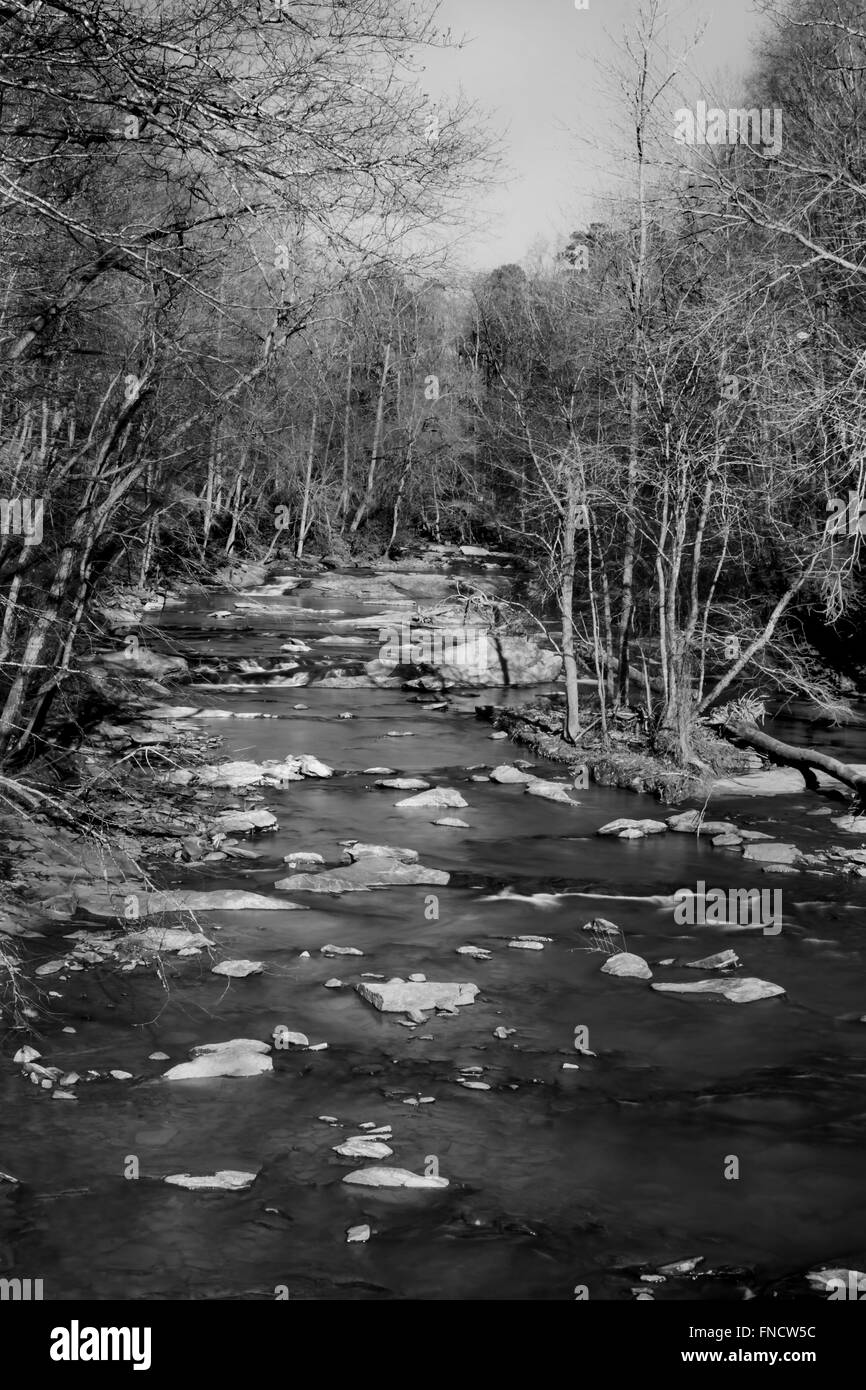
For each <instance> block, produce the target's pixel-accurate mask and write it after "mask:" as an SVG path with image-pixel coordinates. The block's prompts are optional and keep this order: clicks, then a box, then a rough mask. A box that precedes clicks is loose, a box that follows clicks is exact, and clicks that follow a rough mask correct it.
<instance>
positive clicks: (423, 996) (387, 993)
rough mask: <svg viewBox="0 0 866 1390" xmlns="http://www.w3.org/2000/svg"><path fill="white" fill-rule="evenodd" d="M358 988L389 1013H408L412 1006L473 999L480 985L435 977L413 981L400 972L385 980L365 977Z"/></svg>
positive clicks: (448, 1004)
mask: <svg viewBox="0 0 866 1390" xmlns="http://www.w3.org/2000/svg"><path fill="white" fill-rule="evenodd" d="M355 989H356V990H357V992H358V994H360V996H361V998H362V999H365V1000H366V1001H367V1003H368V1004H372V1005H373V1007H374V1008H375V1009H378V1010H379V1011H380V1012H381V1013H388V1014H391V1013H400V1014H405V1013H408V1012H409V1011H410V1010H412V1009H419V1010H423V1009H428V1010H429V1009H436V1008H448V1009H454V1008H457V1007H458V1006H459V1005H461V1004H472V1003H474V1001H475V996H476V994H477V993H478V986H477V985H472V984H453V983H450V982H449V983H436V982H435V981H433V980H426V981H425V982H424V983H423V984H413V983H412V982H411V981H409V980H402V979H400V978H399V976H397V977H396V978H394V979H392V980H387V981H385V982H384V983H382V984H373V983H372V982H370V981H367V980H362V981H361V982H360V983H359V984H357V985H356V986H355Z"/></svg>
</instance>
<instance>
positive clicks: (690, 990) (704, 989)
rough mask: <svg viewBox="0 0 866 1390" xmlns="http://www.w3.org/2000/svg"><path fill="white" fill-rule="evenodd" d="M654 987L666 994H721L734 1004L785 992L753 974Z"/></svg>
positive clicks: (655, 985) (747, 1002)
mask: <svg viewBox="0 0 866 1390" xmlns="http://www.w3.org/2000/svg"><path fill="white" fill-rule="evenodd" d="M652 988H653V989H657V990H659V991H660V992H661V993H664V994H711V995H712V994H716V995H718V994H721V995H722V996H723V997H724V998H725V999H730V1001H731V1003H732V1004H751V1003H752V1002H753V1001H754V1000H756V999H772V998H773V997H774V996H775V995H777V994H784V993H785V991H784V989H783V988H782V986H781V985H773V984H770V982H769V980H759V979H756V978H754V977H752V976H746V977H745V978H743V979H724V978H722V979H718V980H697V981H695V983H694V984H684V985H680V984H654V985H652Z"/></svg>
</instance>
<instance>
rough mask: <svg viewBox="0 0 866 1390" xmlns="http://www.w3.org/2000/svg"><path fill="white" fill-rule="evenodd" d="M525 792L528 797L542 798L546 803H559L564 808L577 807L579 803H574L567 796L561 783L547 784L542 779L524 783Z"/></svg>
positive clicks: (565, 788) (537, 778)
mask: <svg viewBox="0 0 866 1390" xmlns="http://www.w3.org/2000/svg"><path fill="white" fill-rule="evenodd" d="M526 790H527V791H528V793H529V795H530V796H542V797H544V799H545V800H546V801H559V802H561V803H563V804H564V805H566V806H579V805H580V802H579V801H574V800H573V799H572V798H571V797H570V796H569V795H568V788H567V786H566V785H565V783H563V782H548V781H545V779H544V778H543V777H532V778H530V780H529V781H528V782H527V783H526Z"/></svg>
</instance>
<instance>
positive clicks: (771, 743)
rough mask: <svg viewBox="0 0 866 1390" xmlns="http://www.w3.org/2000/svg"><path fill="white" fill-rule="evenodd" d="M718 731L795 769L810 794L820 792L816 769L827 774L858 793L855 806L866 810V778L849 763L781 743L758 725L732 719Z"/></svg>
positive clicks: (807, 749) (860, 809)
mask: <svg viewBox="0 0 866 1390" xmlns="http://www.w3.org/2000/svg"><path fill="white" fill-rule="evenodd" d="M718 727H719V728H721V729H723V730H724V731H725V732H726V733H728V734H730V735H731V736H732V737H733V738H735V739H738V740H739V741H740V742H741V743H747V744H748V745H749V747H750V748H754V749H756V750H757V751H758V752H759V753H766V754H767V755H768V757H770V758H771V759H772V761H773V762H774V763H781V764H782V765H783V766H784V767H793V768H796V769H797V771H798V772H799V773H801V775H802V777H803V780H804V782H805V783H806V786H807V788H808V790H809V791H817V790H818V779H817V777H816V776H815V773H814V771H813V769H814V768H819V769H820V771H821V772H826V773H828V774H829V776H831V777H835V778H836V780H837V781H839V782H842V783H844V785H845V786H846V787H850V788H851V790H852V791H853V792H855V793H856V803H855V804H856V809H857V810H858V811H863V810H866V776H864V775H863V774H862V773H860V772H855V771H854V768H853V767H849V766H848V764H847V763H841V762H839V759H838V758H831V757H830V755H829V754H828V753H817V752H815V750H814V749H812V748H796V747H795V746H794V745H793V744H791V743H782V742H780V740H779V739H777V738H772V737H771V736H770V734H765V733H764V732H763V730H761V729H759V728H758V727H757V725H756V724H750V723H747V722H746V721H745V720H742V719H736V718H733V717H732V718H730V719H726V720H724V721H723V722H722V723H721V724H720V725H719V726H718Z"/></svg>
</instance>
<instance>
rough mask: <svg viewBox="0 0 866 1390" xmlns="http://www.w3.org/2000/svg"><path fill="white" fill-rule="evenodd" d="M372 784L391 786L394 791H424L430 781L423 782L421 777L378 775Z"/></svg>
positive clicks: (426, 789)
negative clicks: (376, 780) (378, 777)
mask: <svg viewBox="0 0 866 1390" xmlns="http://www.w3.org/2000/svg"><path fill="white" fill-rule="evenodd" d="M374 786H377V787H391V788H392V790H393V791H395V792H425V791H428V790H429V788H430V783H429V782H425V781H424V778H423V777H380V779H379V780H378V782H375V783H374Z"/></svg>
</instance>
